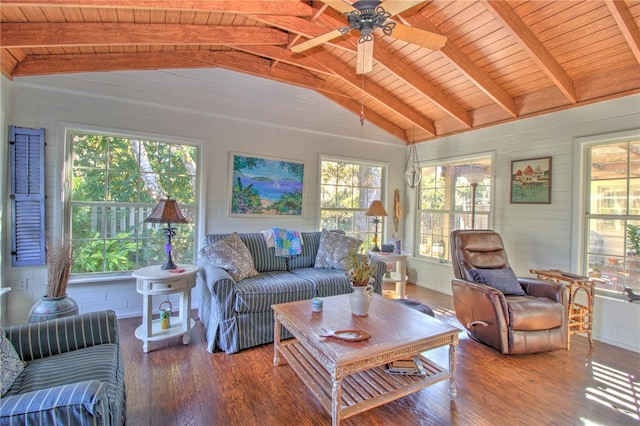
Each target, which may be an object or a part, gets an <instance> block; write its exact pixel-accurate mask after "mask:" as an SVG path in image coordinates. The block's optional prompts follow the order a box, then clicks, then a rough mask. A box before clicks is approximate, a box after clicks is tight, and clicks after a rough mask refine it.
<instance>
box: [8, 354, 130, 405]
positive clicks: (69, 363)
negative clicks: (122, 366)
mask: <svg viewBox="0 0 640 426" xmlns="http://www.w3.org/2000/svg"><path fill="white" fill-rule="evenodd" d="M118 355H119V352H118V345H117V344H115V343H107V344H103V345H95V346H90V347H88V348H83V349H78V350H76V351H70V352H63V353H61V354H58V355H53V356H49V357H45V358H39V359H36V360H34V361H30V362H28V363H27V366H26V367H25V369H24V371H23V372H22V374H20V375H19V376H18V378H17V379H16V381H15V382H14V383H13V386H12V387H11V389H9V391H8V392H7V396H9V395H18V394H23V393H27V392H32V391H37V390H41V389H46V388H51V387H54V386H60V385H67V384H72V383H78V382H83V381H89V380H97V381H101V382H110V383H112V385H113V386H115V383H114V382H113V380H114V379H115V378H117V377H118V375H119V374H118V373H119V372H118Z"/></svg>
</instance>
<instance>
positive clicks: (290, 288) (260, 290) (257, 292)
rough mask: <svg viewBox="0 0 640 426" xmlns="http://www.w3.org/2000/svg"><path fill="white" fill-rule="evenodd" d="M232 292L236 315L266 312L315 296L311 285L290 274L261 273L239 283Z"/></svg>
mask: <svg viewBox="0 0 640 426" xmlns="http://www.w3.org/2000/svg"><path fill="white" fill-rule="evenodd" d="M234 290H235V293H236V297H235V301H234V310H235V311H236V312H238V313H247V312H267V311H270V310H271V305H274V304H277V303H286V302H294V301H296V300H303V299H311V298H313V297H314V296H315V289H314V286H313V283H312V282H310V281H308V280H306V279H304V278H301V277H299V276H297V275H294V274H292V273H291V272H262V273H260V274H258V275H256V276H255V277H251V278H246V279H244V280H242V281H240V282H239V283H237V284H236V285H235V286H234Z"/></svg>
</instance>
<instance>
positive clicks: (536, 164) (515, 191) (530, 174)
mask: <svg viewBox="0 0 640 426" xmlns="http://www.w3.org/2000/svg"><path fill="white" fill-rule="evenodd" d="M550 203H551V157H540V158H530V159H527V160H517V161H512V162H511V204H550Z"/></svg>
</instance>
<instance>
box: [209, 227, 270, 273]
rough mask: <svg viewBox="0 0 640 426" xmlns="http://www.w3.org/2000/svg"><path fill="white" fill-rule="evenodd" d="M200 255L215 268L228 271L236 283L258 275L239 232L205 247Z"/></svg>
mask: <svg viewBox="0 0 640 426" xmlns="http://www.w3.org/2000/svg"><path fill="white" fill-rule="evenodd" d="M200 254H201V255H202V256H203V257H204V258H205V259H207V260H208V261H209V262H210V263H212V264H213V265H214V266H217V267H219V268H222V269H224V270H226V271H227V272H228V273H229V275H231V278H233V280H234V281H235V282H239V281H242V280H243V279H245V278H249V277H253V276H255V275H258V271H256V269H255V268H254V266H253V258H251V253H250V252H249V249H248V248H247V246H246V245H245V244H244V243H243V242H242V240H241V239H240V236H239V235H238V233H237V232H234V233H233V234H232V235H229V236H228V237H226V238H223V239H221V240H218V241H216V242H215V243H213V244H210V245H208V246H206V247H204V248H203V249H202V250H200Z"/></svg>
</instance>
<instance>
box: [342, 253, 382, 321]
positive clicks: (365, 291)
mask: <svg viewBox="0 0 640 426" xmlns="http://www.w3.org/2000/svg"><path fill="white" fill-rule="evenodd" d="M345 270H346V271H347V276H348V277H349V281H350V282H351V288H352V289H353V292H352V293H351V295H350V302H351V314H352V315H355V316H359V317H366V316H367V315H369V308H370V307H371V300H372V299H373V284H375V282H376V278H375V272H376V267H375V265H374V264H372V263H371V260H370V259H369V258H368V257H367V256H365V255H363V254H361V253H358V252H357V251H355V250H352V251H350V252H349V253H348V254H347V257H346V259H345Z"/></svg>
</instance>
